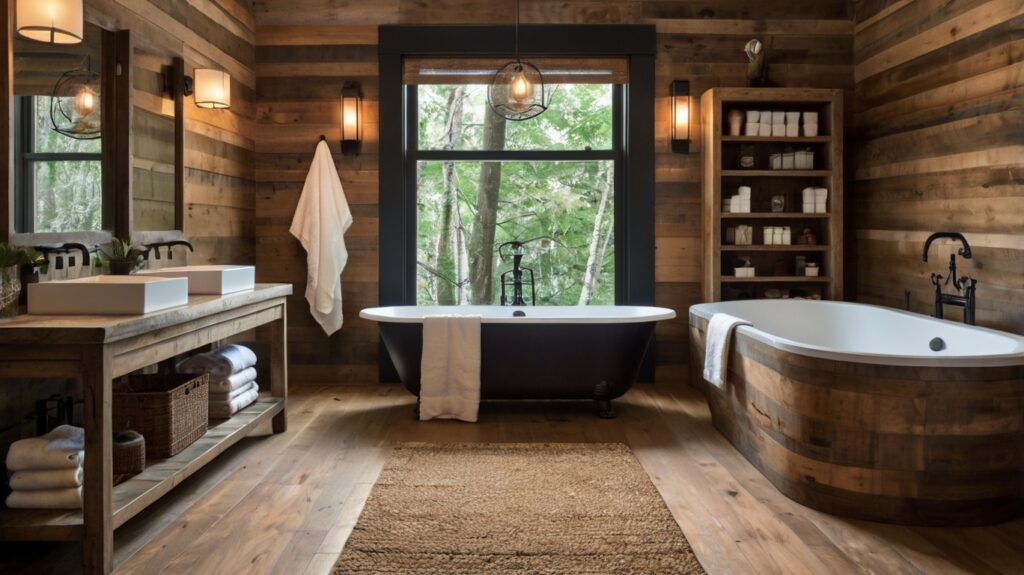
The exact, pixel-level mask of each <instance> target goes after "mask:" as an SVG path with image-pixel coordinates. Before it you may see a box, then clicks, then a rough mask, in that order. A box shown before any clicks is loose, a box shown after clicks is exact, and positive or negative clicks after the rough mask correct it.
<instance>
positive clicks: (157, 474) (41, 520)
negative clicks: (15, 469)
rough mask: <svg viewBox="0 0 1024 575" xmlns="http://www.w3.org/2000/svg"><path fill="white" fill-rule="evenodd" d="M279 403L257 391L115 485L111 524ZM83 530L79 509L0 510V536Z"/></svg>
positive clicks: (54, 537) (77, 534) (57, 535)
mask: <svg viewBox="0 0 1024 575" xmlns="http://www.w3.org/2000/svg"><path fill="white" fill-rule="evenodd" d="M283 409H284V399H282V398H279V397H270V396H266V397H261V398H260V399H259V400H257V402H256V403H254V404H252V405H250V406H249V407H246V408H245V409H243V410H242V411H240V412H238V413H236V414H235V415H234V416H233V417H232V418H231V419H226V420H223V421H219V422H217V423H215V424H213V425H212V426H211V427H210V428H209V430H207V432H206V434H205V435H203V436H202V437H200V438H199V439H198V440H197V441H196V442H195V443H193V444H192V445H190V446H188V447H186V448H185V449H184V450H182V452H181V453H179V454H177V455H175V456H174V457H171V458H168V459H161V460H157V461H154V462H153V463H151V464H147V465H146V469H145V471H143V472H142V473H140V474H138V475H136V476H134V477H132V478H131V479H129V480H128V481H125V482H124V483H122V484H120V485H116V486H114V488H113V507H114V508H113V516H114V528H115V529H116V528H117V527H119V526H121V525H123V524H124V523H125V522H126V521H128V520H129V519H131V518H132V517H134V516H135V515H137V514H138V513H139V512H141V511H142V510H143V509H145V508H146V507H148V506H149V505H150V504H152V503H153V502H154V501H156V500H157V499H159V498H160V497H161V496H163V495H164V494H166V493H167V492H169V491H170V490H171V489H172V488H174V486H176V485H178V484H179V483H181V482H182V481H184V480H185V479H186V478H187V477H189V476H190V475H192V474H193V473H195V472H196V471H198V470H199V469H201V468H202V467H203V466H204V465H206V464H207V463H209V462H210V461H212V460H213V459H214V458H215V457H217V456H218V455H220V454H221V453H223V452H224V451H225V450H226V449H227V448H229V447H231V446H232V445H234V444H235V443H238V442H239V441H240V440H242V439H243V438H245V437H247V436H248V435H249V432H250V431H252V430H253V429H254V428H256V427H257V426H258V425H259V424H261V423H263V422H264V421H266V420H268V419H270V418H272V417H273V416H275V415H277V414H278V413H280V412H281V411H282V410H283ZM83 535H84V529H83V528H82V513H81V512H80V511H61V510H30V509H4V510H2V511H0V540H45V541H66V540H76V539H81V538H82V536H83Z"/></svg>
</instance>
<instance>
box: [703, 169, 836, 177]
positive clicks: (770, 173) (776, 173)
mask: <svg viewBox="0 0 1024 575" xmlns="http://www.w3.org/2000/svg"><path fill="white" fill-rule="evenodd" d="M831 175H832V170H722V177H723V178H734V177H736V178H742V177H747V178H821V177H827V176H831Z"/></svg>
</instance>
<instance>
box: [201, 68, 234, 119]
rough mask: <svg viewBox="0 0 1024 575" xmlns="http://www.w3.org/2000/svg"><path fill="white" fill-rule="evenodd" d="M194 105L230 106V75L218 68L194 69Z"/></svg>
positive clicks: (213, 107)
mask: <svg viewBox="0 0 1024 575" xmlns="http://www.w3.org/2000/svg"><path fill="white" fill-rule="evenodd" d="M194 90H195V91H194V94H195V98H196V106H199V107H200V108H207V109H217V110H223V109H227V108H230V107H231V76H230V75H229V74H228V73H227V72H222V71H220V70H209V69H202V68H197V69H196V71H195V88H194Z"/></svg>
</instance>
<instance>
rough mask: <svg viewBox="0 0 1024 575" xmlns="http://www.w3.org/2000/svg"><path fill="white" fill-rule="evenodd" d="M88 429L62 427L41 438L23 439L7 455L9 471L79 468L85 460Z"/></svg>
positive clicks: (69, 426)
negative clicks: (86, 430) (86, 432)
mask: <svg viewBox="0 0 1024 575" xmlns="http://www.w3.org/2000/svg"><path fill="white" fill-rule="evenodd" d="M84 450H85V430H84V429H82V428H81V427H75V426H72V425H61V426H60V427H57V428H55V429H54V430H53V431H51V432H49V433H47V434H46V435H43V436H40V437H30V438H28V439H20V440H18V441H15V442H14V443H12V444H11V448H10V450H9V451H8V452H7V469H8V470H10V471H21V470H27V469H31V470H39V469H65V468H69V467H71V468H73V467H78V466H80V465H81V464H82V461H83V460H84V459H85V451H84Z"/></svg>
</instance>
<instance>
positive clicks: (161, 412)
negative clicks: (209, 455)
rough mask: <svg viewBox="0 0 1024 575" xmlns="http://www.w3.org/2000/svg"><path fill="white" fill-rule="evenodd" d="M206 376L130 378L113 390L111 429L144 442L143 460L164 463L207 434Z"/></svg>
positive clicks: (159, 375) (207, 384)
mask: <svg viewBox="0 0 1024 575" xmlns="http://www.w3.org/2000/svg"><path fill="white" fill-rule="evenodd" d="M209 381H210V376H209V374H205V373H204V374H202V375H190V374H152V375H149V374H147V375H132V376H129V377H128V378H127V379H125V380H122V381H121V382H118V383H117V384H116V385H115V386H114V394H113V395H114V405H113V427H114V429H133V430H135V431H138V432H139V433H141V434H142V436H143V437H144V438H145V439H146V457H147V458H149V459H164V458H167V457H172V456H174V455H176V454H177V453H179V452H180V451H181V450H182V449H185V448H186V447H188V446H189V445H191V444H192V443H193V442H195V441H196V440H197V439H199V438H200V437H202V436H203V434H204V433H206V428H207V423H208V421H209V418H208V414H209V403H208V399H209V392H210V390H209V388H210V385H209Z"/></svg>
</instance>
